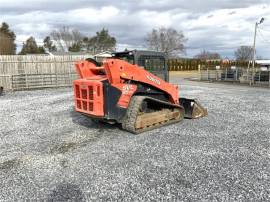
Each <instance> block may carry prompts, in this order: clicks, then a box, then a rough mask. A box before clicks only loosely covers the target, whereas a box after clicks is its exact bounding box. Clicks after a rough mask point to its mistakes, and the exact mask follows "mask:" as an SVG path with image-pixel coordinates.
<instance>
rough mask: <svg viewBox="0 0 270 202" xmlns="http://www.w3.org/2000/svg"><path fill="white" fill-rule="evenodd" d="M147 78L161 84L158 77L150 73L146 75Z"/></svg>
mask: <svg viewBox="0 0 270 202" xmlns="http://www.w3.org/2000/svg"><path fill="white" fill-rule="evenodd" d="M146 78H147V79H149V80H150V81H152V82H154V83H156V84H158V85H160V81H159V80H158V79H156V78H154V77H152V76H150V75H146Z"/></svg>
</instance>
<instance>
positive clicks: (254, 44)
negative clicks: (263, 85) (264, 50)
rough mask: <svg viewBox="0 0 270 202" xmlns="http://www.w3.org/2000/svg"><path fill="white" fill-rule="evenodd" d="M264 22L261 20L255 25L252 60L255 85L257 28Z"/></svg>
mask: <svg viewBox="0 0 270 202" xmlns="http://www.w3.org/2000/svg"><path fill="white" fill-rule="evenodd" d="M263 21H264V18H261V20H260V22H256V23H255V31H254V41H253V59H252V84H254V83H255V81H254V77H255V60H256V36H257V28H258V26H259V24H262V23H263Z"/></svg>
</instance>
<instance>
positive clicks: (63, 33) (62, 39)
mask: <svg viewBox="0 0 270 202" xmlns="http://www.w3.org/2000/svg"><path fill="white" fill-rule="evenodd" d="M50 35H51V37H52V39H53V40H54V41H55V42H56V45H57V49H58V50H61V51H64V52H67V51H68V50H69V49H70V48H71V47H74V46H75V45H76V46H77V45H78V44H80V43H81V41H82V39H83V34H81V33H80V31H78V30H76V29H70V28H69V27H67V26H63V27H62V28H60V29H58V30H54V31H52V32H51V34H50Z"/></svg>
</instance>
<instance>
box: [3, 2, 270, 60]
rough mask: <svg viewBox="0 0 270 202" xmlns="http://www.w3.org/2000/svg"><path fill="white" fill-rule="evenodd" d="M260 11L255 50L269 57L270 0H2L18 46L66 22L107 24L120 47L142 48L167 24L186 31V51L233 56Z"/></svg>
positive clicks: (86, 28) (247, 41) (87, 29)
mask: <svg viewBox="0 0 270 202" xmlns="http://www.w3.org/2000/svg"><path fill="white" fill-rule="evenodd" d="M261 17H264V18H265V22H264V23H263V24H262V25H260V30H259V33H258V38H257V52H258V54H257V55H259V56H262V57H264V58H269V59H270V51H269V47H270V0H123V1H117V0H0V22H3V21H4V22H7V23H8V24H9V25H10V26H11V29H12V30H14V31H15V33H16V35H17V44H18V45H19V46H20V45H21V44H22V41H25V40H26V39H27V38H28V37H29V36H34V37H35V38H36V39H37V40H38V41H39V42H41V41H42V39H43V38H44V37H45V36H46V35H48V34H49V33H50V32H51V31H52V30H53V29H56V28H59V27H61V26H63V25H66V26H70V27H73V28H77V29H79V30H80V31H82V32H83V33H84V34H85V35H87V36H91V35H94V33H95V32H96V31H98V30H100V29H102V28H103V27H105V28H108V29H109V31H110V33H111V34H112V35H113V36H115V37H116V38H117V42H118V49H122V48H125V47H129V48H137V49H139V48H140V47H143V46H144V42H143V39H144V37H145V35H146V33H147V32H149V31H150V30H151V29H152V28H158V27H160V26H164V27H173V28H175V29H178V30H182V31H183V32H184V34H185V36H186V37H187V38H188V42H187V43H186V47H187V50H186V54H187V56H193V55H195V54H197V53H198V52H200V50H202V49H205V50H208V51H216V52H219V53H220V54H221V55H222V56H223V57H226V56H227V57H230V58H232V57H233V54H234V51H235V49H236V48H237V47H238V46H240V45H251V44H252V40H253V34H254V24H255V22H256V21H259V20H260V18H261Z"/></svg>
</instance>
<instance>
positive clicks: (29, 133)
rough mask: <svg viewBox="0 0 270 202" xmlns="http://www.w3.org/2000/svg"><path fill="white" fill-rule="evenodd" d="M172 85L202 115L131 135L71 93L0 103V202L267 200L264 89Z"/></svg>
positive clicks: (20, 95) (42, 93) (12, 97)
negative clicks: (78, 106) (92, 116)
mask: <svg viewBox="0 0 270 202" xmlns="http://www.w3.org/2000/svg"><path fill="white" fill-rule="evenodd" d="M172 81H173V82H178V83H180V84H181V89H180V91H181V92H180V93H181V95H183V96H185V97H193V98H194V97H196V98H199V100H200V101H201V102H202V104H203V105H205V106H206V107H207V108H208V111H209V116H208V117H206V118H203V119H199V120H184V121H183V122H181V123H177V124H174V125H170V126H167V127H163V128H160V129H156V130H153V131H149V132H146V133H144V134H141V135H133V134H130V133H128V132H125V131H122V130H121V129H120V128H119V127H118V126H110V125H106V124H95V123H93V122H91V120H89V119H88V118H86V117H84V116H82V115H80V114H77V113H75V112H74V111H73V97H72V90H71V89H51V90H37V91H30V92H29V91H28V92H26V91H25V92H14V93H7V94H6V95H4V96H2V97H0V120H1V128H0V140H1V141H0V182H1V183H0V192H1V193H0V201H19V200H22V201H36V200H38V201H40V200H42V201H44V200H45V201H52V200H54V201H67V200H68V199H69V200H70V201H90V200H92V201H95V200H98V201H107V200H110V201H115V200H120V201H121V200H122V201H135V200H136V201H137V200H140V201H150V200H155V201H156V200H168V201H171V200H181V201H196V200H200V201H267V200H268V201H269V200H270V161H269V160H270V150H269V146H270V129H269V125H270V115H269V114H270V91H269V89H263V88H250V87H243V86H231V85H224V84H208V83H198V82H191V81H185V80H180V79H178V78H176V77H173V78H172Z"/></svg>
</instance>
